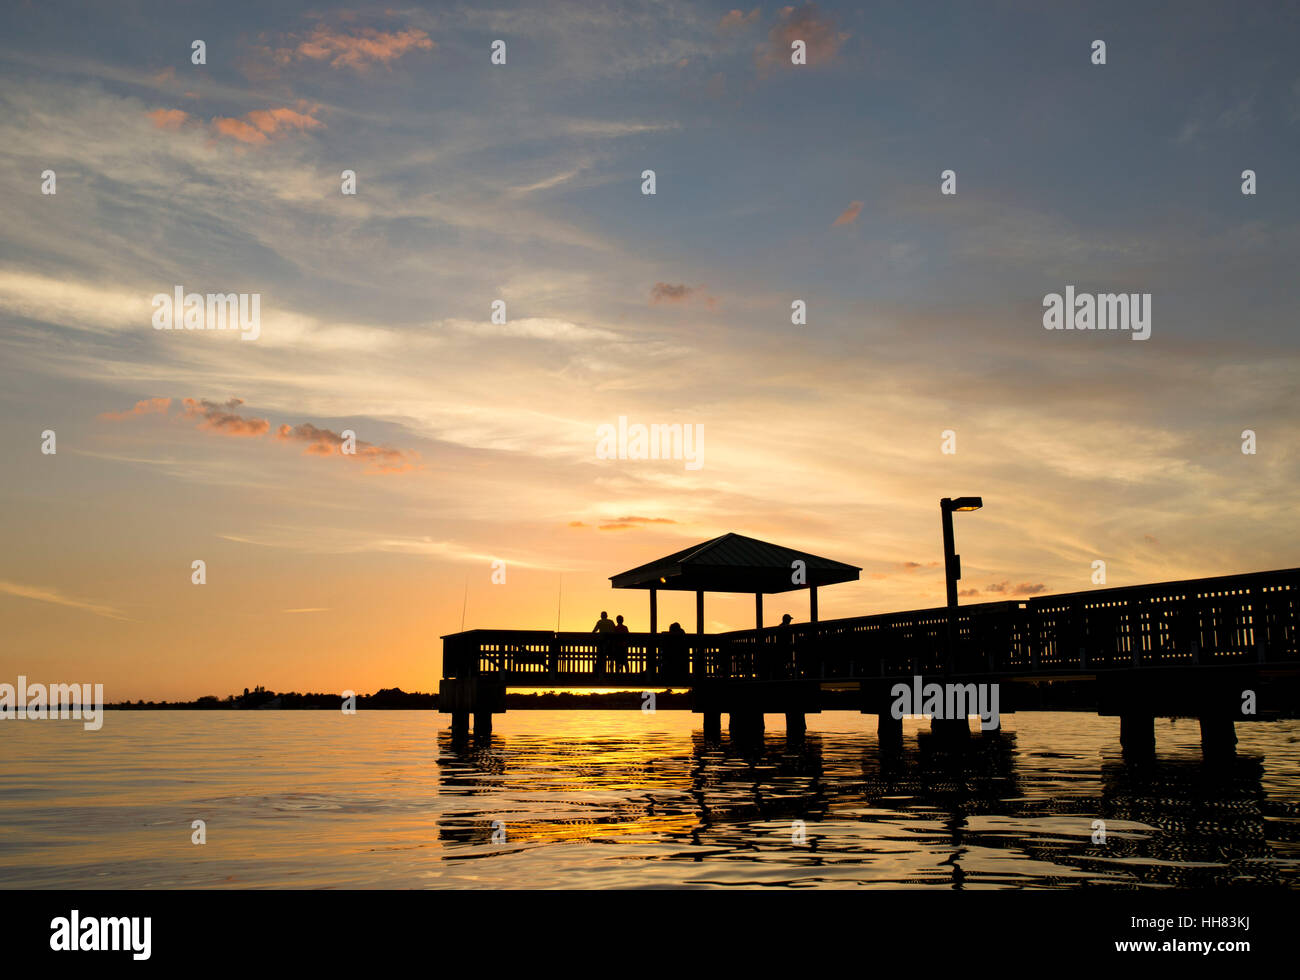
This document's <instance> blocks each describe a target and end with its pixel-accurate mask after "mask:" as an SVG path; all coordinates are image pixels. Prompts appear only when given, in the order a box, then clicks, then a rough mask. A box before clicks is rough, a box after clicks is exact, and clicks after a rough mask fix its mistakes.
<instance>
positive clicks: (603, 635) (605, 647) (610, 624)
mask: <svg viewBox="0 0 1300 980" xmlns="http://www.w3.org/2000/svg"><path fill="white" fill-rule="evenodd" d="M615 628H616V627H615V626H614V621H613V620H612V619H610V618H609V613H607V612H605V610H603V609H602V610H601V611H600V619H598V620H596V625H595V626H593V627H592V630H591V631H592V632H593V633H598V634H599V635H598V636H597V637H596V676H597V677H604V676H605V662H606V661H607V660H608V659H609V655H610V641H611V640H613V638H614V630H615Z"/></svg>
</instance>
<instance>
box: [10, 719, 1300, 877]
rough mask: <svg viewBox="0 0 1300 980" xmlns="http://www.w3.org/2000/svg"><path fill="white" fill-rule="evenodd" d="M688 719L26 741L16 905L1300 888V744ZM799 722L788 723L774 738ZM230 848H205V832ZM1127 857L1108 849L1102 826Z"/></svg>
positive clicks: (229, 726)
mask: <svg viewBox="0 0 1300 980" xmlns="http://www.w3.org/2000/svg"><path fill="white" fill-rule="evenodd" d="M699 721H700V718H699V716H698V715H692V714H690V713H689V712H681V711H660V712H658V713H657V714H653V715H650V714H644V713H642V712H640V711H595V712H587V711H568V712H565V711H516V712H512V713H510V714H507V715H505V716H498V717H497V719H496V734H495V735H494V736H493V737H492V738H491V739H490V740H489V741H486V742H480V743H470V744H469V745H466V746H455V745H453V744H452V742H451V740H450V737H449V733H448V732H447V730H446V725H445V723H446V717H445V716H439V715H436V714H433V713H429V712H423V711H409V712H404V711H387V712H362V713H358V714H357V715H353V716H344V715H341V714H339V715H335V714H333V713H330V712H318V711H303V712H247V713H245V712H110V713H109V714H108V716H107V720H106V722H105V725H104V728H103V730H102V731H100V732H97V733H83V732H82V730H81V729H80V726H76V727H74V725H75V723H72V724H67V725H63V724H60V723H49V722H17V723H15V722H10V723H8V724H7V725H6V727H5V729H4V730H3V736H4V738H5V743H4V744H5V748H6V752H5V756H4V758H3V759H2V760H0V778H2V779H3V785H4V786H5V788H6V792H5V793H4V794H3V796H0V884H2V885H4V886H5V887H267V886H269V887H277V886H291V887H311V888H330V887H364V888H371V887H423V886H434V887H561V888H567V887H583V888H588V887H753V886H772V885H780V886H790V887H838V888H870V887H894V888H896V887H921V888H927V887H928V888H933V887H939V888H972V889H974V888H1008V887H1013V888H1024V887H1061V886H1066V887H1069V886H1077V885H1079V884H1082V883H1088V884H1093V885H1097V884H1109V885H1118V886H1122V887H1135V886H1168V885H1181V886H1190V887H1216V886H1220V885H1223V884H1225V883H1227V882H1232V883H1234V884H1240V883H1242V882H1243V881H1245V882H1254V883H1259V884H1282V885H1291V886H1294V885H1295V883H1296V881H1297V860H1298V859H1300V849H1298V848H1297V845H1296V843H1295V842H1296V841H1297V840H1300V723H1297V722H1294V721H1290V722H1280V723H1276V724H1255V725H1244V724H1243V725H1239V726H1238V730H1239V735H1240V738H1241V743H1240V745H1239V756H1238V759H1237V760H1236V761H1235V762H1233V763H1232V764H1231V765H1227V766H1219V767H1207V766H1206V765H1204V764H1203V763H1202V762H1201V759H1200V751H1199V742H1198V736H1199V730H1198V728H1197V725H1196V723H1195V721H1184V722H1180V723H1178V724H1176V725H1166V724H1162V725H1161V726H1160V727H1159V728H1158V734H1159V738H1160V748H1159V757H1158V760H1157V762H1156V764H1155V765H1145V766H1141V765H1139V766H1135V765H1130V764H1128V763H1126V762H1125V760H1124V759H1123V758H1122V757H1121V756H1120V754H1119V751H1118V744H1117V725H1116V723H1115V720H1114V719H1104V718H1097V717H1095V716H1091V715H1087V714H1082V713H1025V714H1020V715H1015V716H1011V717H1010V718H1009V719H1008V729H1009V730H1008V731H1007V732H1006V733H1004V734H1003V735H1001V736H998V737H993V738H982V737H976V738H974V739H972V742H971V746H970V748H969V749H968V750H966V751H964V752H962V753H958V754H954V753H952V752H949V751H947V750H945V749H943V748H942V747H941V746H938V744H937V743H934V742H933V740H931V739H930V738H929V737H928V733H927V732H924V731H918V729H921V727H922V726H921V723H920V722H909V723H908V724H907V728H906V739H905V744H904V750H903V752H902V753H901V754H900V753H890V752H883V753H882V752H881V751H880V747H879V745H878V744H877V741H876V738H875V725H874V721H875V719H874V718H873V717H871V716H862V715H857V714H853V713H840V712H827V713H825V714H822V715H818V716H810V718H809V726H810V729H811V731H810V732H809V734H808V736H807V737H806V738H805V739H803V740H802V741H794V742H787V741H786V740H785V738H784V737H783V733H782V732H781V731H780V730H779V729H777V730H771V729H769V732H768V735H767V737H766V739H765V741H764V742H763V744H762V745H761V746H749V747H746V746H735V745H732V744H730V741H729V740H728V739H727V738H726V737H725V736H724V739H723V742H722V743H721V744H715V743H709V742H706V741H705V740H704V739H703V738H702V736H701V733H700V731H699V727H698V726H699ZM782 721H783V719H781V718H780V717H779V716H769V718H768V724H769V725H780V724H781V722H782ZM195 819H202V820H204V821H205V822H206V825H207V826H206V832H207V843H205V844H202V845H196V844H193V843H191V834H192V833H193V831H192V829H191V822H192V821H193V820H195ZM1099 820H1104V822H1105V830H1106V837H1105V841H1104V842H1103V843H1099V842H1097V840H1095V836H1096V821H1099Z"/></svg>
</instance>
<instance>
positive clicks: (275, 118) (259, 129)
mask: <svg viewBox="0 0 1300 980" xmlns="http://www.w3.org/2000/svg"><path fill="white" fill-rule="evenodd" d="M319 109H320V106H314V105H310V104H308V103H307V102H299V103H298V108H297V109H296V110H295V109H290V108H289V107H288V106H280V107H279V108H274V109H254V110H253V111H252V112H249V113H246V114H245V115H244V117H243V118H242V119H234V118H232V117H229V116H218V117H216V118H214V119H213V120H212V126H213V128H214V129H215V130H216V131H217V133H218V134H219V135H221V136H229V137H230V138H231V139H235V140H239V141H240V142H241V143H265V142H266V141H267V137H269V136H275V135H277V134H283V133H288V132H299V133H305V132H307V131H308V130H310V129H323V128H325V124H324V123H323V122H321V121H320V120H319V119H317V118H316V117H315V115H314V113H315V112H317V111H319Z"/></svg>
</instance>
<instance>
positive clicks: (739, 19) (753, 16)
mask: <svg viewBox="0 0 1300 980" xmlns="http://www.w3.org/2000/svg"><path fill="white" fill-rule="evenodd" d="M756 20H758V8H757V7H755V8H754V9H753V10H751V11H750V12H749V13H747V14H746V13H743V12H742V11H739V10H728V11H727V12H726V13H725V14H723V15H722V20H720V21H718V30H720V31H735V30H739V29H741V28H742V27H748V26H749V25H750V24H752V23H754V22H755V21H756Z"/></svg>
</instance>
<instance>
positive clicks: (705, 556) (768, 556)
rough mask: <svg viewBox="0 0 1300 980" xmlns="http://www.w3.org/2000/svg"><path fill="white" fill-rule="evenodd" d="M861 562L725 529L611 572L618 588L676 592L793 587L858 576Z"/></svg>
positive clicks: (768, 590) (783, 589)
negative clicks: (801, 576) (801, 570)
mask: <svg viewBox="0 0 1300 980" xmlns="http://www.w3.org/2000/svg"><path fill="white" fill-rule="evenodd" d="M795 561H802V562H803V563H804V567H805V581H803V582H801V583H799V584H795V582H794V581H793V579H794V574H795V573H794V567H793V564H794V562H795ZM861 571H862V569H860V568H859V567H858V566H857V565H846V564H845V563H844V562H840V561H832V560H831V559H830V558H822V557H820V556H818V555H812V554H809V553H808V552H806V551H795V550H794V549H793V548H785V547H782V546H781V545H779V544H770V543H769V542H767V541H759V540H758V539H757V538H749V537H746V536H745V535H743V534H724V535H722V536H721V537H717V538H713V539H711V540H709V541H705V542H703V543H702V544H697V545H694V546H693V547H690V548H684V549H682V550H681V551H678V552H675V553H674V554H671V555H667V556H666V557H664V558H659V559H656V560H655V561H652V562H648V563H647V564H645V565H640V566H638V567H636V568H633V569H631V570H630V571H626V572H623V573H622V574H619V575H611V576H610V577H609V580H610V583H611V584H612V585H613V587H614V588H616V589H663V590H665V591H673V592H696V591H700V592H762V593H764V594H770V593H774V592H792V591H794V590H795V589H805V588H808V587H809V586H812V585H817V586H822V585H834V584H836V583H837V582H855V581H857V579H858V573H859V572H861Z"/></svg>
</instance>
